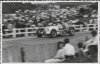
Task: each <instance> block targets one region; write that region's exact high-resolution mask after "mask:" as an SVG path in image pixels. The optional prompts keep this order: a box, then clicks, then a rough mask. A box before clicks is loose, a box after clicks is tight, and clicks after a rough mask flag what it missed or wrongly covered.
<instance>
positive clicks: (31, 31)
mask: <svg viewBox="0 0 100 64" xmlns="http://www.w3.org/2000/svg"><path fill="white" fill-rule="evenodd" d="M72 26H74V27H75V30H76V31H77V32H83V31H90V30H92V29H93V30H97V28H98V25H97V24H88V25H87V26H85V27H84V26H83V25H72ZM37 29H38V27H36V28H14V29H12V30H9V29H6V30H5V34H3V37H4V36H6V37H13V38H16V37H19V36H20V35H21V36H20V37H28V36H33V35H34V36H35V33H36V30H37Z"/></svg>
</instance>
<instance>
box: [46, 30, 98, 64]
mask: <svg viewBox="0 0 100 64" xmlns="http://www.w3.org/2000/svg"><path fill="white" fill-rule="evenodd" d="M91 35H92V38H90V39H87V38H86V40H85V41H84V42H82V41H80V42H79V43H78V44H77V46H78V48H79V51H78V52H76V50H75V47H74V46H73V45H72V44H71V43H70V39H69V38H65V39H64V41H63V42H58V47H59V48H58V51H57V54H56V55H55V56H54V58H52V59H47V60H45V62H46V63H59V62H60V63H61V62H94V61H95V62H96V61H97V59H96V58H97V57H98V55H97V54H98V41H97V39H98V35H97V31H95V30H93V31H91ZM91 59H92V60H91ZM93 59H94V60H93ZM95 59H96V60H95Z"/></svg>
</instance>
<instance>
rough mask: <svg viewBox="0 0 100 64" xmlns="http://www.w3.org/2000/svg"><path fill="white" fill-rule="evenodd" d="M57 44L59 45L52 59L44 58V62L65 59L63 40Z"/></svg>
mask: <svg viewBox="0 0 100 64" xmlns="http://www.w3.org/2000/svg"><path fill="white" fill-rule="evenodd" d="M58 44H59V46H58V47H59V50H58V52H57V54H56V56H55V57H54V58H52V59H49V60H46V61H45V62H46V63H58V62H62V61H64V60H65V57H64V56H65V51H64V49H63V47H64V42H59V43H58Z"/></svg>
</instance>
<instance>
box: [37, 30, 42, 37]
mask: <svg viewBox="0 0 100 64" xmlns="http://www.w3.org/2000/svg"><path fill="white" fill-rule="evenodd" d="M36 35H37V37H39V38H41V37H42V34H41V33H40V30H37V32H36Z"/></svg>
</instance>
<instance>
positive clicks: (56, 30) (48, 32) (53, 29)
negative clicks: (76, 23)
mask: <svg viewBox="0 0 100 64" xmlns="http://www.w3.org/2000/svg"><path fill="white" fill-rule="evenodd" d="M65 27H66V28H63V26H62V25H60V26H59V25H51V26H46V27H39V28H38V29H37V31H36V35H37V37H42V36H51V37H53V38H54V37H57V36H58V35H64V34H69V35H70V36H74V34H75V28H74V27H73V26H71V25H68V24H66V26H65Z"/></svg>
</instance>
